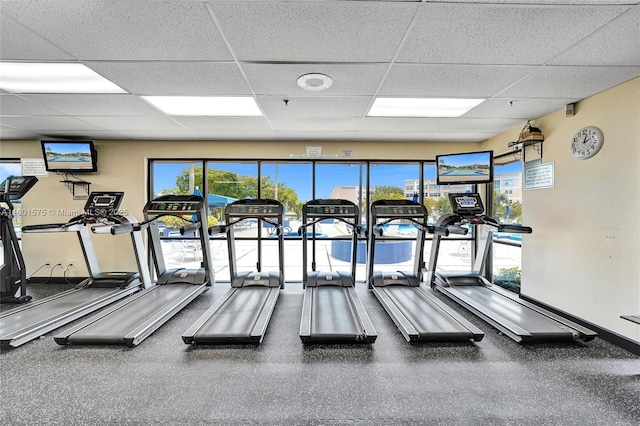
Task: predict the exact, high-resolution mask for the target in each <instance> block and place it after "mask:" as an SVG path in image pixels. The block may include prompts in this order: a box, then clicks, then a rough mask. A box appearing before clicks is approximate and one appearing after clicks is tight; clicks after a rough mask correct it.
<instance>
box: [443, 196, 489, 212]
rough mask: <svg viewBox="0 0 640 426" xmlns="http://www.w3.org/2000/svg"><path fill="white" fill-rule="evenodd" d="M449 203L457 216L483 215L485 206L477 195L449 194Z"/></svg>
mask: <svg viewBox="0 0 640 426" xmlns="http://www.w3.org/2000/svg"><path fill="white" fill-rule="evenodd" d="M449 202H450V203H451V208H452V209H453V212H454V213H455V214H469V213H482V212H483V211H484V206H483V205H482V200H481V199H480V195H479V194H477V193H468V194H467V193H464V194H449Z"/></svg>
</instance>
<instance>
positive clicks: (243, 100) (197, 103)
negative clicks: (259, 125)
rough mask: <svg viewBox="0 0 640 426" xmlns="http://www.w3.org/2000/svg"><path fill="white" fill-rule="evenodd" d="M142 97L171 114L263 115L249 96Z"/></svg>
mask: <svg viewBox="0 0 640 426" xmlns="http://www.w3.org/2000/svg"><path fill="white" fill-rule="evenodd" d="M142 98H144V99H146V100H147V101H148V102H150V103H151V104H153V105H154V106H155V107H156V108H158V109H160V110H161V111H163V112H164V113H166V114H169V115H208V116H225V117H238V116H243V117H247V116H249V117H259V116H262V112H261V111H260V108H258V104H257V103H256V101H255V99H253V98H252V97H249V96H142Z"/></svg>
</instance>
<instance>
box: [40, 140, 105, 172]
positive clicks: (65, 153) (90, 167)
mask: <svg viewBox="0 0 640 426" xmlns="http://www.w3.org/2000/svg"><path fill="white" fill-rule="evenodd" d="M40 143H41V145H42V155H43V157H44V165H45V168H46V169H47V171H49V172H63V173H76V172H95V171H97V170H98V164H97V157H96V150H95V148H94V146H93V141H40Z"/></svg>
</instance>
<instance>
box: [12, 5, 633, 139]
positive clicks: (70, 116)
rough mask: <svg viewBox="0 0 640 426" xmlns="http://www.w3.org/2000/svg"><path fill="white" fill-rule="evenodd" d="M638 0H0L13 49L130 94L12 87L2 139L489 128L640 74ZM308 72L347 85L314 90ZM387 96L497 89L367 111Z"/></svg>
mask: <svg viewBox="0 0 640 426" xmlns="http://www.w3.org/2000/svg"><path fill="white" fill-rule="evenodd" d="M639 3H640V1H639V0H613V1H606V0H513V1H512V0H492V1H484V0H478V1H473V0H472V1H467V0H452V1H445V2H440V1H337V0H334V1H268V0H267V1H209V2H205V1H188V0H184V1H177V0H175V1H137V0H134V1H129V0H127V1H114V0H107V1H94V0H83V1H71V0H67V1H65V0H56V1H47V0H43V1H31V0H19V1H17V0H16V1H0V12H1V21H0V61H2V62H72V63H82V64H84V65H86V66H87V67H89V68H91V69H92V70H94V71H95V72H97V73H98V74H100V75H102V76H103V77H105V78H107V79H108V80H110V81H111V82H113V83H115V84H117V85H118V86H120V87H121V88H123V89H124V90H125V91H126V93H123V94H40V93H9V92H6V91H3V92H0V138H1V139H25V140H27V139H28V140H32V139H40V138H45V137H46V138H51V137H56V138H91V139H96V140H100V139H109V140H264V141H274V140H283V141H289V140H290V141H323V140H327V141H329V140H344V141H350V140H361V141H426V142H430V141H437V142H447V141H451V142H477V141H482V140H484V139H487V138H489V137H491V136H493V135H495V134H498V133H501V132H503V131H505V130H508V129H511V128H513V127H518V126H522V125H524V124H525V122H526V121H527V120H530V119H535V118H538V117H540V116H543V115H546V114H549V113H552V112H554V111H557V110H560V109H563V108H564V106H565V105H566V104H568V103H573V102H577V101H579V100H581V99H584V98H586V97H589V96H592V95H594V94H597V93H599V92H601V91H604V90H607V89H609V88H611V87H614V86H616V85H618V84H621V83H623V82H626V81H628V80H631V79H633V78H636V77H638V76H640V5H639ZM2 62H0V78H1V74H2ZM307 73H323V74H326V75H329V76H330V77H331V78H332V80H333V85H332V86H331V87H330V88H328V89H327V90H324V91H316V92H310V91H305V90H303V89H301V88H300V87H299V86H298V85H297V83H296V81H297V79H298V78H299V77H300V76H301V75H303V74H307ZM155 95H158V96H160V95H162V96H168V95H170V96H177V95H183V96H251V97H253V98H254V99H255V100H256V102H257V103H258V106H259V108H260V110H261V112H262V113H263V116H260V117H210V116H205V117H203V116H170V115H167V114H165V113H163V112H161V111H160V110H158V109H157V108H155V107H154V106H153V105H151V104H150V103H148V102H146V101H145V100H144V99H143V98H142V97H143V96H155ZM376 97H425V98H443V97H447V98H483V99H486V100H485V101H484V102H482V103H481V104H480V105H478V106H477V107H475V108H473V109H471V110H470V111H469V112H467V113H466V114H464V115H462V116H461V117H459V118H437V117H436V118H404V117H368V116H367V111H368V110H369V108H370V107H371V105H372V104H373V102H374V100H375V99H376ZM285 99H287V100H288V102H284V100H285Z"/></svg>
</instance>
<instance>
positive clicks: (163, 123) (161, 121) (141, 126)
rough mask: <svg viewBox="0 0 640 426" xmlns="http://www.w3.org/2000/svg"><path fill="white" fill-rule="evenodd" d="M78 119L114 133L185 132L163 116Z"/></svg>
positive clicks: (83, 117) (87, 117)
mask: <svg viewBox="0 0 640 426" xmlns="http://www.w3.org/2000/svg"><path fill="white" fill-rule="evenodd" d="M78 119H80V120H82V121H84V122H86V123H89V124H92V125H94V126H96V127H100V128H103V129H109V130H111V131H114V132H120V131H124V130H149V131H157V130H184V128H183V127H182V126H181V125H180V124H178V123H176V122H175V121H174V120H172V119H171V118H169V117H163V116H151V117H148V116H133V115H129V116H125V117H115V116H78Z"/></svg>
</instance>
